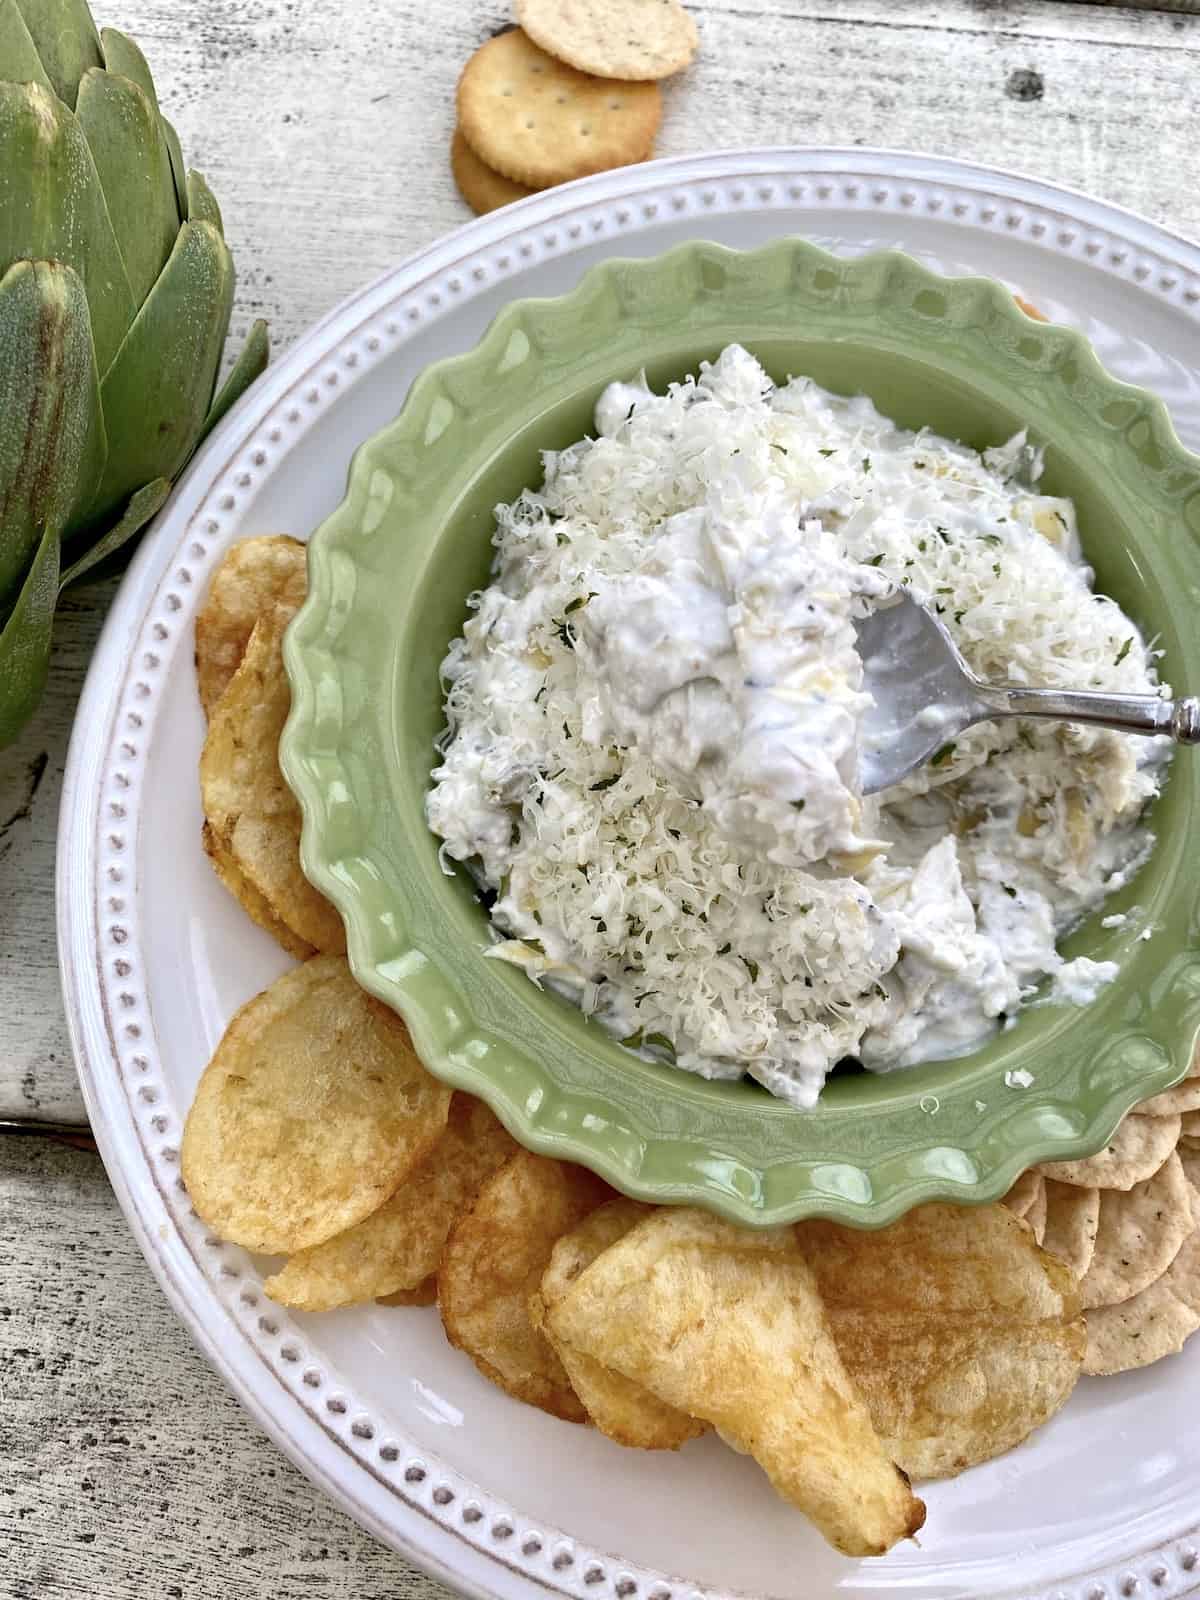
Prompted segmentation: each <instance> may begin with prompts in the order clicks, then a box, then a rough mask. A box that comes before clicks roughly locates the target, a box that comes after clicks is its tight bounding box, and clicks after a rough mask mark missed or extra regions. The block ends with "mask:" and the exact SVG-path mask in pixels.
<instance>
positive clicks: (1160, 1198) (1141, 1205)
mask: <svg viewBox="0 0 1200 1600" xmlns="http://www.w3.org/2000/svg"><path fill="white" fill-rule="evenodd" d="M1191 1232H1192V1186H1191V1184H1190V1183H1189V1182H1188V1180H1187V1177H1186V1176H1185V1174H1184V1170H1183V1166H1182V1164H1181V1162H1180V1160H1179V1157H1178V1156H1177V1155H1175V1154H1172V1155H1171V1158H1170V1160H1168V1161H1167V1162H1165V1163H1164V1165H1163V1167H1162V1169H1161V1171H1159V1172H1156V1173H1155V1174H1154V1176H1153V1177H1152V1178H1148V1179H1147V1180H1146V1182H1145V1183H1139V1184H1135V1185H1134V1187H1133V1188H1132V1189H1127V1190H1118V1189H1106V1190H1105V1191H1104V1193H1103V1194H1102V1195H1101V1196H1100V1222H1099V1225H1098V1227H1097V1229H1096V1244H1095V1249H1094V1250H1093V1253H1092V1260H1091V1264H1090V1265H1089V1267H1088V1270H1087V1272H1086V1273H1085V1274H1084V1277H1083V1281H1082V1283H1081V1284H1080V1292H1081V1294H1082V1296H1083V1305H1084V1309H1085V1310H1090V1309H1092V1308H1094V1307H1096V1306H1111V1305H1117V1304H1119V1303H1120V1301H1122V1300H1131V1299H1132V1298H1133V1296H1134V1295H1135V1294H1140V1293H1141V1291H1142V1290H1143V1289H1146V1288H1149V1286H1150V1285H1151V1284H1152V1283H1154V1282H1155V1280H1156V1279H1158V1278H1161V1277H1162V1275H1163V1273H1164V1272H1166V1270H1167V1268H1168V1267H1169V1266H1170V1265H1171V1263H1172V1261H1174V1259H1175V1257H1176V1256H1177V1255H1178V1254H1179V1249H1180V1246H1181V1245H1182V1244H1183V1241H1184V1240H1185V1239H1186V1238H1187V1236H1188V1234H1189V1233H1191Z"/></svg>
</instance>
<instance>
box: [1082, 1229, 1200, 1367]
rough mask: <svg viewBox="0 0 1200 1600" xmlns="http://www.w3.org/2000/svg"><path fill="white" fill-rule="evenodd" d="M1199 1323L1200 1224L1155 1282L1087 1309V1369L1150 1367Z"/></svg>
mask: <svg viewBox="0 0 1200 1600" xmlns="http://www.w3.org/2000/svg"><path fill="white" fill-rule="evenodd" d="M1197 1328H1200V1228H1193V1229H1192V1231H1191V1233H1190V1234H1189V1235H1188V1236H1187V1238H1186V1239H1185V1240H1184V1242H1183V1244H1182V1246H1181V1247H1180V1250H1179V1253H1178V1255H1177V1256H1176V1257H1175V1259H1174V1261H1172V1263H1171V1265H1170V1266H1169V1267H1168V1268H1167V1270H1166V1272H1164V1273H1163V1275H1162V1277H1161V1278H1158V1279H1157V1280H1156V1281H1155V1282H1154V1283H1152V1284H1150V1286H1149V1287H1148V1288H1146V1289H1143V1290H1141V1292H1140V1293H1138V1294H1135V1295H1133V1296H1132V1297H1131V1298H1130V1299H1128V1300H1122V1301H1121V1302H1120V1303H1119V1304H1117V1305H1113V1306H1098V1307H1096V1309H1095V1310H1093V1311H1089V1312H1088V1314H1087V1333H1088V1348H1087V1359H1086V1361H1085V1362H1084V1368H1083V1370H1084V1371H1085V1372H1087V1373H1091V1374H1092V1375H1093V1376H1096V1377H1101V1376H1107V1375H1108V1374H1110V1373H1114V1372H1129V1371H1131V1370H1132V1369H1133V1368H1134V1367H1148V1366H1150V1365H1151V1363H1152V1362H1155V1361H1158V1360H1160V1359H1161V1358H1162V1357H1163V1356H1170V1355H1176V1354H1177V1353H1178V1352H1179V1351H1180V1350H1182V1349H1183V1346H1184V1343H1185V1341H1186V1340H1187V1339H1189V1338H1190V1337H1191V1335H1192V1334H1193V1333H1195V1332H1196V1330H1197Z"/></svg>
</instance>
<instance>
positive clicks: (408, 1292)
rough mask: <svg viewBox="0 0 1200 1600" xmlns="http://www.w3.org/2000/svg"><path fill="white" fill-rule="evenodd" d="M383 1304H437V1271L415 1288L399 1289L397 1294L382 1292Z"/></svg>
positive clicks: (380, 1297) (381, 1299)
mask: <svg viewBox="0 0 1200 1600" xmlns="http://www.w3.org/2000/svg"><path fill="white" fill-rule="evenodd" d="M379 1304H380V1305H381V1306H435V1305H437V1273H436V1272H434V1273H430V1275H429V1277H428V1278H425V1279H423V1280H422V1282H420V1283H419V1284H417V1286H416V1288H415V1289H397V1290H396V1292H395V1294H381V1295H380V1296H379Z"/></svg>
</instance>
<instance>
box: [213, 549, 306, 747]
mask: <svg viewBox="0 0 1200 1600" xmlns="http://www.w3.org/2000/svg"><path fill="white" fill-rule="evenodd" d="M307 588H308V574H307V555H306V551H305V547H304V546H303V545H302V544H301V543H300V541H299V539H290V538H288V537H287V536H286V535H283V534H277V535H272V536H270V537H267V538H260V539H243V540H241V541H240V543H238V544H235V545H231V546H230V547H229V549H228V550H227V551H226V553H225V556H224V558H223V560H222V562H221V565H220V566H219V567H218V568H217V570H216V572H214V573H213V579H212V583H211V584H210V585H209V589H208V595H207V596H206V598H205V601H204V604H203V605H202V606H201V607H200V610H199V611H198V612H197V613H196V680H197V684H198V687H199V690H200V704H201V705H202V706H203V707H204V714H205V716H207V717H211V716H212V713H213V707H214V706H215V705H216V703H217V701H218V700H219V699H220V698H221V696H222V695H223V694H224V693H225V691H226V689H227V688H228V687H229V684H230V681H231V680H232V678H233V675H234V673H235V672H236V671H237V669H238V667H239V666H240V665H241V660H242V657H243V656H244V655H245V653H246V646H247V645H248V644H249V643H250V635H251V634H252V633H253V631H254V624H255V623H256V622H257V621H258V619H259V617H261V616H262V615H263V613H264V612H266V611H269V610H270V609H271V607H272V606H275V605H280V604H282V605H283V606H285V607H286V608H287V610H288V612H289V614H290V613H293V612H296V611H298V610H299V609H300V606H301V605H302V603H303V601H304V596H305V593H306V592H307Z"/></svg>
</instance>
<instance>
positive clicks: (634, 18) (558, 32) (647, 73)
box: [517, 0, 699, 80]
mask: <svg viewBox="0 0 1200 1600" xmlns="http://www.w3.org/2000/svg"><path fill="white" fill-rule="evenodd" d="M517 21H518V22H519V23H520V24H521V26H522V28H524V30H525V32H526V33H527V34H528V35H529V37H530V38H531V39H532V40H533V42H534V43H535V44H537V45H540V46H541V48H542V49H543V50H546V51H548V52H549V54H550V55H552V56H557V57H558V59H559V60H560V61H565V62H566V63H567V64H568V65H569V66H572V67H578V69H579V71H580V72H590V73H593V74H595V75H596V76H597V77H600V78H624V79H627V80H645V79H649V78H667V77H670V75H671V73H673V72H680V71H681V70H682V69H683V68H684V67H686V66H687V64H688V62H689V61H690V60H691V59H692V57H693V56H694V55H695V54H696V46H697V44H698V43H699V38H698V36H697V33H696V24H695V23H694V22H693V21H692V19H691V17H690V16H688V14H687V12H686V11H685V10H684V9H683V7H682V6H681V5H680V4H679V0H517Z"/></svg>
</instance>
